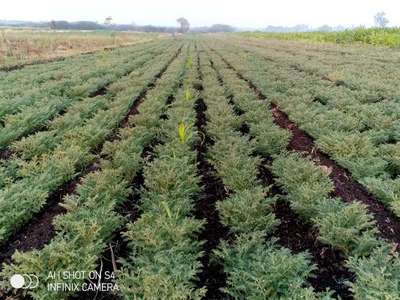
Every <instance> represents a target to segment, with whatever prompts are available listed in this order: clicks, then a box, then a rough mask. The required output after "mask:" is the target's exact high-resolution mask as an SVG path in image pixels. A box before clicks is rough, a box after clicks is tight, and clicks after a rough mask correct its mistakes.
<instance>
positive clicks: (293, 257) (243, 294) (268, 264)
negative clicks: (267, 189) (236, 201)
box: [214, 231, 329, 299]
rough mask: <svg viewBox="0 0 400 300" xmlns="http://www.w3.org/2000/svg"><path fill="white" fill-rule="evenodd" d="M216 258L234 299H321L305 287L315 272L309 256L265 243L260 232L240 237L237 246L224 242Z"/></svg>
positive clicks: (227, 287)
mask: <svg viewBox="0 0 400 300" xmlns="http://www.w3.org/2000/svg"><path fill="white" fill-rule="evenodd" d="M214 255H215V259H216V260H217V261H222V262H223V264H224V270H225V272H226V273H227V276H228V279H227V286H226V287H225V288H224V290H225V292H226V293H227V294H228V295H230V296H231V297H232V298H233V299H318V297H317V296H316V295H315V294H314V293H313V290H312V288H307V287H304V286H305V283H306V279H307V277H308V276H309V275H310V274H311V272H312V271H313V270H314V269H315V267H314V266H313V265H311V264H310V261H309V255H308V254H305V253H301V254H292V253H290V251H289V250H288V249H286V248H279V247H277V246H275V245H274V244H273V243H271V242H269V243H267V244H265V242H264V235H263V233H260V232H259V231H256V232H253V233H250V234H243V235H240V236H238V238H237V240H236V242H235V244H234V246H233V247H231V246H230V245H228V244H227V243H226V242H224V243H222V244H221V245H220V247H219V248H218V249H217V250H215V251H214ZM324 299H329V298H324Z"/></svg>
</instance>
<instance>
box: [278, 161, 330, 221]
mask: <svg viewBox="0 0 400 300" xmlns="http://www.w3.org/2000/svg"><path fill="white" fill-rule="evenodd" d="M271 170H272V172H273V173H274V175H275V176H276V177H277V178H276V181H277V183H279V184H280V185H281V186H282V188H283V189H284V190H285V192H287V193H288V198H289V200H290V204H291V207H292V208H293V209H294V210H295V211H296V212H297V213H299V214H300V215H302V216H304V217H305V218H307V219H310V218H312V217H315V216H316V215H317V214H318V211H317V209H318V203H319V202H320V201H322V200H323V199H324V198H326V197H328V194H329V193H330V192H331V191H333V188H334V187H333V183H332V182H331V181H330V179H329V177H328V174H327V173H326V170H324V169H322V168H320V167H318V166H316V165H314V164H313V162H312V161H310V160H308V159H305V158H302V157H301V156H300V155H299V154H296V153H290V154H286V155H285V154H283V155H281V156H279V157H277V158H276V159H275V160H274V161H273V163H272V167H271Z"/></svg>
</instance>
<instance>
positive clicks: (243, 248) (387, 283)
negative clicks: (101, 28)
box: [0, 35, 400, 300]
mask: <svg viewBox="0 0 400 300" xmlns="http://www.w3.org/2000/svg"><path fill="white" fill-rule="evenodd" d="M239 40H240V39H239V38H238V37H229V36H223V35H216V36H207V37H203V36H199V37H179V38H177V39H163V40H162V41H161V40H160V41H152V42H149V43H146V44H141V45H136V46H132V47H124V48H121V49H114V50H113V51H109V52H107V53H103V54H99V53H93V54H88V55H85V56H82V57H81V56H80V57H74V58H66V59H64V60H60V61H54V62H48V63H42V64H36V65H32V66H26V67H24V68H21V69H17V70H11V71H8V72H1V71H0V88H1V91H0V150H1V153H0V211H1V215H0V262H1V263H2V264H1V267H0V277H1V280H2V282H1V286H0V298H2V297H3V298H6V297H9V299H31V298H33V299H382V300H389V299H390V300H392V299H393V300H394V299H400V296H399V295H400V258H399V251H400V248H399V242H400V218H399V216H400V213H399V208H400V183H399V182H400V177H399V175H400V163H399V161H400V154H399V153H400V148H399V145H400V138H399V137H400V135H399V134H398V131H397V130H398V129H400V127H399V124H400V123H399V121H398V120H399V119H400V118H399V117H400V106H399V103H398V100H399V99H400V98H399V97H400V94H398V92H397V90H396V89H395V88H394V84H395V83H394V81H392V80H391V79H390V80H388V81H386V82H385V81H384V79H382V78H384V77H385V74H384V73H381V76H382V78H381V77H379V76H377V75H376V74H375V73H376V72H375V71H377V70H380V72H382V70H387V71H388V72H389V73H390V74H391V76H392V77H395V76H399V75H400V74H399V71H398V70H397V69H395V68H392V67H390V66H387V65H385V64H384V63H383V62H382V61H381V60H380V57H379V55H376V54H374V53H372V52H371V49H369V48H368V49H365V50H363V49H362V48H357V49H353V48H343V49H339V48H332V49H325V48H322V49H316V48H315V47H311V46H310V48H309V49H308V48H305V47H306V46H305V44H304V43H294V42H282V41H280V42H277V41H273V42H270V43H268V42H266V41H263V40H252V39H243V40H242V41H241V43H238V41H239ZM344 51H347V52H346V53H348V55H343V53H344ZM363 51H364V52H363ZM386 51H388V56H387V59H388V60H390V59H391V56H390V55H393V56H394V54H392V53H391V52H390V51H389V50H386ZM360 53H362V54H363V55H364V56H367V57H370V59H371V61H372V63H371V65H370V66H369V67H368V68H371V69H368V68H367V67H366V66H364V65H361V64H360V58H359V56H358V54H360ZM393 59H394V58H393ZM338 66H341V67H340V72H339V71H338V70H337V69H335V68H339V67H338ZM361 71H362V72H365V74H368V73H370V72H372V73H374V72H375V73H374V75H373V76H374V78H375V79H376V80H377V81H375V82H370V81H368V78H367V75H360V76H359V77H357V76H356V75H355V74H357V72H361ZM335 72H336V73H335ZM338 72H339V73H340V74H341V75H340V76H339V75H337V73H338ZM332 74H333V75H332ZM389 77H390V76H389ZM387 107H389V108H387ZM65 272H67V273H68V272H81V274H83V275H82V276H67V277H66V276H64V275H65ZM15 274H22V275H23V276H25V277H26V276H32V275H34V276H37V279H38V281H37V285H36V286H34V287H32V286H27V287H26V288H23V289H18V288H15V286H14V287H13V286H12V284H11V283H10V278H11V277H12V276H13V275H15ZM68 274H70V273H68ZM93 274H98V275H99V276H97V277H96V276H95V277H93V276H92V275H93ZM110 275H112V276H110ZM60 276H61V277H60ZM26 278H27V277H26ZM56 283H58V284H59V285H58V286H56V287H55V284H56ZM102 284H104V286H102ZM88 286H92V287H94V288H93V289H91V290H84V289H85V287H88ZM100 287H102V288H100Z"/></svg>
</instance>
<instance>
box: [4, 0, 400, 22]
mask: <svg viewBox="0 0 400 300" xmlns="http://www.w3.org/2000/svg"><path fill="white" fill-rule="evenodd" d="M0 1H1V2H0V3H1V6H0V19H6V20H33V21H48V20H52V19H55V20H67V21H77V20H92V21H98V22H103V21H104V19H105V18H106V17H107V16H111V17H112V18H113V20H114V22H116V23H124V24H130V23H132V22H133V21H134V22H135V23H136V24H138V25H146V24H153V25H169V26H175V25H176V22H175V20H176V19H177V18H178V17H181V16H183V17H186V18H187V19H188V20H189V21H190V23H191V24H192V26H201V25H211V24H215V23H225V24H231V25H234V26H238V27H255V28H260V27H265V26H267V25H286V26H292V25H296V24H309V25H311V26H314V27H315V26H321V25H323V24H328V25H339V24H341V25H345V26H350V25H361V24H364V25H367V26H369V25H372V24H373V16H374V15H375V13H376V12H378V11H385V12H386V13H387V17H388V18H389V20H390V21H391V22H390V25H398V26H400V0H364V1H363V0H277V1H268V0H260V1H256V0H243V1H232V0H202V1H194V0H186V1H178V0H142V1H136V0H130V1H129V0H125V1H124V0H64V1H63V0H0Z"/></svg>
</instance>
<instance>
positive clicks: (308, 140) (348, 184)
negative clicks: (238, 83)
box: [213, 50, 400, 251]
mask: <svg viewBox="0 0 400 300" xmlns="http://www.w3.org/2000/svg"><path fill="white" fill-rule="evenodd" d="M213 51H215V50H213ZM215 53H217V54H218V55H220V54H219V53H218V52H216V51H215ZM220 56H221V55H220ZM221 58H222V60H223V61H224V62H225V63H226V64H227V66H228V67H229V68H231V69H232V70H234V71H235V72H236V73H237V75H238V76H239V78H240V79H242V80H245V81H246V82H247V83H248V84H249V86H250V87H251V88H252V89H253V91H254V92H255V93H256V94H257V96H258V97H259V98H260V99H267V97H266V96H265V95H264V94H263V93H262V92H261V91H260V90H259V89H258V88H257V87H256V86H255V85H254V84H253V83H252V82H251V81H250V80H248V79H247V78H245V77H243V76H242V75H241V74H240V73H239V72H237V70H236V69H235V68H233V66H232V65H231V64H230V63H229V62H228V61H226V60H225V58H224V57H222V56H221ZM271 111H272V114H273V117H274V119H275V123H276V124H278V125H279V126H280V127H282V128H286V129H288V130H290V131H291V133H292V140H291V141H290V144H289V147H288V148H289V150H294V151H297V152H302V153H303V154H304V155H308V156H310V157H311V158H312V159H313V161H314V162H315V163H317V164H318V165H321V166H324V167H325V168H327V170H328V171H329V172H330V174H329V177H330V179H331V180H332V181H333V183H334V185H335V191H334V193H333V194H334V196H337V197H340V198H342V199H343V200H344V201H346V202H353V201H360V202H362V203H363V204H365V205H366V206H367V209H368V211H369V212H370V213H371V214H372V215H373V216H374V218H375V220H376V224H377V227H378V229H379V231H380V235H381V237H383V238H385V239H387V240H389V241H392V242H394V243H396V244H397V245H398V246H397V251H400V247H399V244H400V219H399V218H398V217H397V216H396V215H394V214H393V213H392V212H391V211H390V210H389V209H387V208H386V207H385V206H384V204H383V203H382V202H381V201H379V200H378V199H377V198H376V197H375V196H373V195H372V194H371V193H370V192H369V191H368V190H367V189H366V188H365V187H364V186H362V185H361V184H360V183H358V182H357V181H356V180H354V179H353V178H352V177H351V174H350V172H349V171H348V170H346V169H345V168H343V167H341V166H339V165H338V164H337V163H336V162H335V161H334V160H332V159H331V158H330V157H329V156H328V155H327V154H325V153H323V152H322V151H320V150H319V149H317V147H316V145H315V143H314V140H313V138H312V137H311V136H310V135H308V134H307V133H306V132H304V131H303V130H301V129H300V128H299V127H298V126H297V125H296V124H295V123H294V122H292V121H290V119H289V117H288V116H287V114H285V113H284V112H283V111H281V110H280V109H279V107H278V106H277V105H276V104H275V103H272V104H271Z"/></svg>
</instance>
